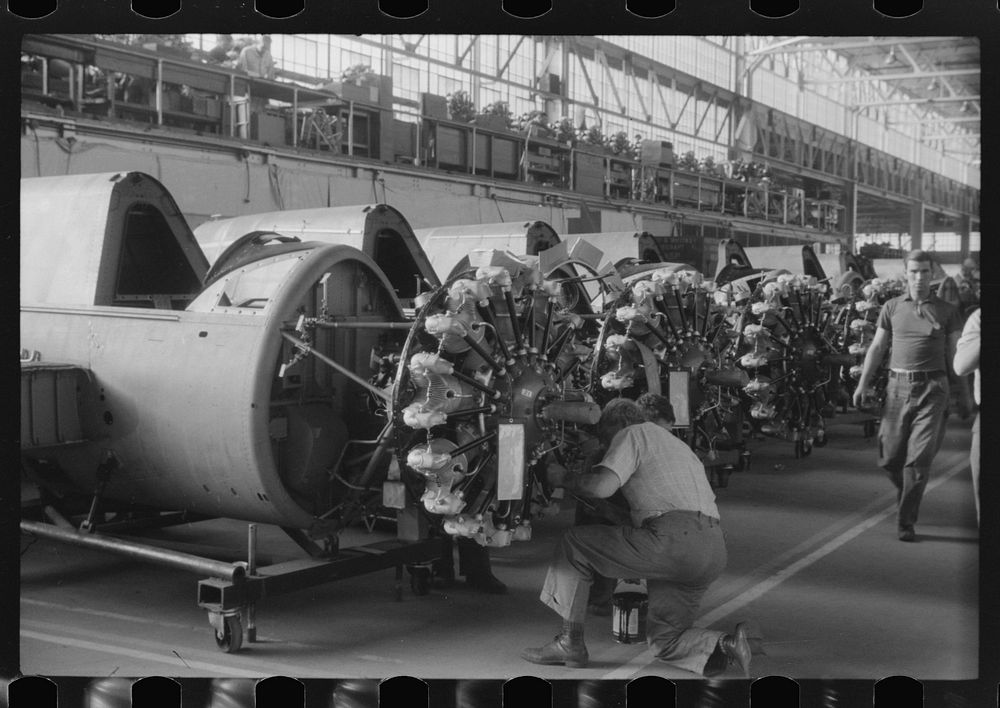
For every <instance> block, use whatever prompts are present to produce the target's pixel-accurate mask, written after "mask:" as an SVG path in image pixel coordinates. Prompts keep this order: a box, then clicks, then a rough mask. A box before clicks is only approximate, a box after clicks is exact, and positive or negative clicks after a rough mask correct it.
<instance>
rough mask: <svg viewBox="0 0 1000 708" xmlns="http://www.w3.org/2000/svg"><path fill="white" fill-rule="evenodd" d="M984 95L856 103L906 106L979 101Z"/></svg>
mask: <svg viewBox="0 0 1000 708" xmlns="http://www.w3.org/2000/svg"><path fill="white" fill-rule="evenodd" d="M981 98H982V96H962V95H960V94H956V95H954V96H941V97H940V98H938V97H932V98H907V99H895V100H891V101H865V102H864V103H855V104H854V105H855V106H856V107H858V108H866V107H868V106H906V105H912V104H925V105H934V104H935V103H959V102H962V101H978V100H980V99H981Z"/></svg>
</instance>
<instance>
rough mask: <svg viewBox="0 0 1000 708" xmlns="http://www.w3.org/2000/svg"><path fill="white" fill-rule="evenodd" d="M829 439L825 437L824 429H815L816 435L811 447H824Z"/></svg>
mask: <svg viewBox="0 0 1000 708" xmlns="http://www.w3.org/2000/svg"><path fill="white" fill-rule="evenodd" d="M828 442H829V440H828V439H827V437H826V431H825V430H817V431H816V437H814V438H813V447H826V444H827V443H828Z"/></svg>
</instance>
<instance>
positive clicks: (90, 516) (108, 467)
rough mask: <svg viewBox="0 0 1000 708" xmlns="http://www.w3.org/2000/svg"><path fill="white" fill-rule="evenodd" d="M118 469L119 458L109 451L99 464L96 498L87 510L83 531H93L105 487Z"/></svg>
mask: <svg viewBox="0 0 1000 708" xmlns="http://www.w3.org/2000/svg"><path fill="white" fill-rule="evenodd" d="M116 469H118V458H117V457H115V456H114V453H111V452H109V453H108V454H107V456H106V457H105V459H104V462H102V463H101V464H99V465H98V466H97V489H95V490H94V498H93V499H92V500H91V502H90V510H89V511H88V512H87V518H86V519H84V521H83V523H82V524H80V530H81V531H83V532H85V533H93V531H94V529H95V523H94V522H95V520H96V519H97V509H98V507H99V506H100V501H101V495H102V494H104V487H105V486H107V483H108V479H110V478H111V473H112V472H113V471H114V470H116Z"/></svg>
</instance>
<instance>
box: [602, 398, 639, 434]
mask: <svg viewBox="0 0 1000 708" xmlns="http://www.w3.org/2000/svg"><path fill="white" fill-rule="evenodd" d="M645 422H646V416H645V415H643V412H642V409H641V408H639V406H637V405H636V403H635V401H632V400H630V399H628V398H613V399H611V400H610V401H608V402H607V404H605V406H604V410H602V411H601V419H600V420H599V421H598V423H597V427H598V429H607V428H608V427H610V426H618V427H622V428H624V427H626V426H629V425H635V424H636V423H645Z"/></svg>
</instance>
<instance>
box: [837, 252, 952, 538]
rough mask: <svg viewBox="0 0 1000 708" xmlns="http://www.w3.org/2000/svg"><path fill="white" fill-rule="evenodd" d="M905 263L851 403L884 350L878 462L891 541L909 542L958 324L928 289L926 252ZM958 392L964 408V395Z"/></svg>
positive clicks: (865, 391)
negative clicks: (892, 490)
mask: <svg viewBox="0 0 1000 708" xmlns="http://www.w3.org/2000/svg"><path fill="white" fill-rule="evenodd" d="M905 262H906V283H907V292H906V293H905V294H904V295H900V296H899V297H896V298H893V299H891V300H889V301H888V302H886V303H885V305H883V306H882V312H881V313H879V318H878V326H877V329H876V331H875V338H874V339H873V340H872V343H871V346H870V347H869V348H868V354H867V355H866V356H865V363H864V367H863V370H862V372H861V378H860V380H859V381H858V387H857V389H856V390H855V392H854V405H855V406H859V407H860V406H862V405H863V404H864V403H865V402H866V400H867V399H868V398H869V397H870V396H871V395H872V391H871V388H870V382H871V381H872V379H873V378H874V377H875V374H876V372H877V371H878V368H879V366H881V364H882V360H883V359H884V358H885V354H886V351H887V350H890V349H891V351H890V358H889V383H888V386H887V387H886V399H885V406H884V408H883V410H882V424H881V427H880V428H879V433H878V446H879V455H878V461H879V465H881V466H882V467H883V468H885V470H886V471H887V472H888V473H889V478H890V479H891V480H892V483H893V484H894V485H895V486H896V492H897V496H898V499H899V507H898V510H897V523H898V527H899V540H901V541H914V540H916V533H915V531H914V528H913V527H914V525H915V524H916V522H917V513H918V512H919V510H920V500H921V498H922V497H923V494H924V488H925V487H926V486H927V478H928V476H929V474H930V469H931V462H932V460H933V459H934V455H935V454H936V453H937V451H938V448H939V447H940V445H941V439H942V437H943V433H944V423H945V418H946V416H947V409H948V400H949V399H948V396H949V386H948V379H949V378H952V377H954V371H953V370H952V368H951V363H952V362H953V361H954V360H955V345H956V344H957V342H958V338H959V336H960V335H961V333H962V323H961V320H960V318H959V315H958V309H957V308H956V307H955V306H954V305H950V304H948V303H947V302H945V301H944V300H942V299H941V298H939V297H937V295H932V294H931V266H932V263H931V257H930V255H929V254H928V253H927V252H925V251H919V250H918V251H911V252H910V253H909V254H907V256H906V261H905ZM956 388H962V387H956ZM959 395H960V396H964V397H963V398H962V401H961V404H962V405H963V406H967V403H968V402H967V396H965V394H964V393H961V392H960V394H959Z"/></svg>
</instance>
